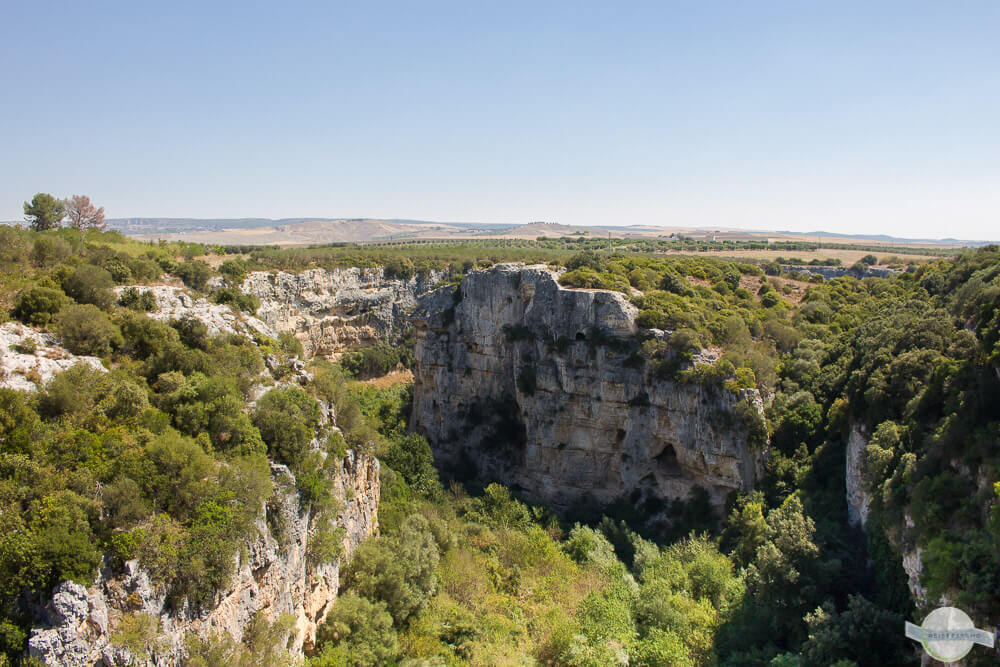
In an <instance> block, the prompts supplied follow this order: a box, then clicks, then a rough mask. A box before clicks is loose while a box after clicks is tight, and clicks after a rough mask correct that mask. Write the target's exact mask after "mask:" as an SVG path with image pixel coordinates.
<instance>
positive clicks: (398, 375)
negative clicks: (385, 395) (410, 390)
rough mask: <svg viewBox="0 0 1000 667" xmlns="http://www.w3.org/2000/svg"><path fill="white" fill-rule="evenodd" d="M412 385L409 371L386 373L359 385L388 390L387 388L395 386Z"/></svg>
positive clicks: (411, 374) (411, 375) (411, 376)
mask: <svg viewBox="0 0 1000 667" xmlns="http://www.w3.org/2000/svg"><path fill="white" fill-rule="evenodd" d="M412 383H413V373H411V372H410V371H409V370H404V371H392V372H391V373H386V374H385V375H383V376H381V377H377V378H372V379H370V380H362V381H361V384H363V385H365V386H368V387H375V388H376V389H388V388H389V387H394V386H396V385H397V384H412Z"/></svg>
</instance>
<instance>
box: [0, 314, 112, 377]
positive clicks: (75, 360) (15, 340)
mask: <svg viewBox="0 0 1000 667" xmlns="http://www.w3.org/2000/svg"><path fill="white" fill-rule="evenodd" d="M25 345H29V346H34V347H35V351H34V352H32V353H24V352H19V351H18V350H17V349H16V348H19V347H21V348H23V347H24V346H25ZM75 364H86V365H88V366H90V367H92V368H95V369H97V370H99V371H102V372H103V371H106V370H107V369H105V368H104V365H103V364H102V363H101V360H100V359H98V358H97V357H88V356H77V355H74V354H70V353H69V351H68V350H66V349H65V348H63V347H61V346H60V345H59V344H58V339H57V338H56V336H54V335H52V334H49V333H42V332H39V331H35V330H34V329H32V328H31V327H28V326H25V325H23V324H19V323H17V322H7V323H6V324H2V325H0V387H2V388H6V389H17V390H19V391H31V392H33V391H36V390H37V389H38V385H36V382H37V383H38V384H45V383H46V382H48V381H49V380H51V379H52V377H53V376H54V375H55V374H56V373H61V372H63V371H64V370H66V369H67V368H70V367H71V366H73V365H75Z"/></svg>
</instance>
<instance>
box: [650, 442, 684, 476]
mask: <svg viewBox="0 0 1000 667" xmlns="http://www.w3.org/2000/svg"><path fill="white" fill-rule="evenodd" d="M653 460H654V461H656V471H657V472H658V473H659V474H660V475H661V476H663V477H680V476H681V475H682V471H681V464H680V461H678V460H677V450H676V449H674V446H673V445H671V444H669V443H668V444H667V445H665V446H664V447H663V451H661V452H660V453H659V454H657V455H656V456H655V457H654V458H653Z"/></svg>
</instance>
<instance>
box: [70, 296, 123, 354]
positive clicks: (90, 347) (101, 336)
mask: <svg viewBox="0 0 1000 667" xmlns="http://www.w3.org/2000/svg"><path fill="white" fill-rule="evenodd" d="M55 324H56V331H57V333H58V334H59V337H60V338H61V339H62V342H63V345H65V346H66V349H68V350H69V351H70V352H72V353H73V354H89V355H94V356H98V357H103V356H106V355H108V354H111V351H112V350H113V349H115V348H118V347H121V346H122V344H123V342H124V341H123V339H122V333H121V330H120V329H119V328H118V327H117V326H115V325H114V324H113V323H112V322H111V320H110V319H108V316H107V315H105V314H104V313H102V312H101V311H100V309H98V308H97V307H96V306H93V305H91V304H85V305H81V306H67V307H66V308H64V309H63V310H61V311H60V312H59V314H58V315H57V316H56V320H55Z"/></svg>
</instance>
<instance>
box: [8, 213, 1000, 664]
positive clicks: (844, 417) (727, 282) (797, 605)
mask: <svg viewBox="0 0 1000 667" xmlns="http://www.w3.org/2000/svg"><path fill="white" fill-rule="evenodd" d="M38 204H39V206H40V207H41V208H39V211H40V212H42V213H43V214H46V215H47V214H48V213H44V211H43V209H44V207H45V206H47V205H48V204H47V203H46V202H45V201H41V200H40V201H39V202H38ZM588 243H590V242H588ZM605 248H607V246H606V245H605V246H599V245H596V244H591V245H587V244H580V245H577V242H573V243H570V242H567V241H559V242H558V243H553V244H549V242H548V241H543V242H540V243H530V242H523V243H522V242H512V243H511V244H510V245H509V246H506V247H505V246H503V245H501V244H493V243H491V242H486V241H483V242H476V243H469V244H454V245H443V244H428V245H426V246H422V247H416V246H406V247H397V246H390V247H386V248H372V247H359V246H348V245H344V246H337V247H326V248H306V249H295V250H279V249H254V250H252V251H249V252H247V253H242V254H241V253H233V254H230V255H229V256H228V257H226V258H225V261H223V262H221V264H220V265H219V267H218V268H217V269H213V268H212V266H214V265H215V264H218V262H213V263H211V264H210V263H209V262H206V261H203V260H202V259H199V257H200V256H201V255H202V253H203V252H204V251H205V248H203V247H200V246H195V245H189V244H144V243H138V242H135V241H131V240H127V239H125V238H123V237H121V236H120V235H117V234H114V233H103V234H101V233H96V232H89V233H88V234H86V235H85V236H84V237H83V239H82V240H81V237H80V235H79V234H78V233H77V232H76V230H74V231H73V232H68V231H66V230H58V229H56V230H51V231H40V232H28V231H22V230H16V229H10V228H0V312H3V313H5V314H7V316H9V317H11V318H14V319H17V320H20V321H21V322H23V323H25V324H28V325H30V326H32V327H35V328H38V329H44V330H48V331H52V332H54V333H56V334H58V336H59V337H60V338H61V339H62V341H63V342H64V344H65V345H66V346H67V347H69V348H70V349H71V350H72V351H74V352H77V353H81V354H92V355H96V356H98V357H101V358H102V360H103V363H104V365H105V366H106V367H107V368H108V369H110V372H107V373H101V372H99V371H96V370H93V369H89V368H85V367H82V366H78V367H75V368H73V369H71V370H70V371H67V372H66V373H64V374H62V375H59V376H56V378H54V379H53V380H52V381H50V382H49V383H47V384H45V386H43V387H42V388H41V390H40V391H39V392H38V393H37V394H34V395H29V394H24V393H20V392H15V391H10V390H0V493H2V494H3V500H4V502H3V503H2V509H0V511H2V512H3V518H4V520H3V522H2V525H0V586H2V589H0V643H2V650H3V655H4V656H5V657H4V658H3V660H10V661H17V660H18V659H19V657H20V655H21V653H22V650H23V647H24V643H25V641H26V633H27V631H28V628H29V627H30V622H31V618H30V609H31V608H32V605H38V604H43V603H44V601H45V600H46V599H47V598H48V596H49V595H50V592H51V588H52V586H53V585H54V584H56V583H58V582H60V581H63V580H66V579H72V580H75V581H79V582H81V583H90V582H92V581H93V577H94V575H95V574H96V570H97V567H98V565H99V564H100V563H101V561H102V558H104V559H107V562H108V564H109V565H111V567H113V568H115V567H120V566H121V564H122V562H123V561H124V560H126V559H131V558H138V559H139V561H140V563H141V564H142V565H143V567H144V568H146V569H147V570H148V571H149V572H150V574H151V576H152V577H153V578H154V580H155V582H156V584H157V585H159V586H162V587H163V588H164V590H167V591H169V595H170V597H171V600H173V601H174V603H175V604H183V603H184V602H185V601H186V602H187V603H189V604H192V605H199V604H206V603H208V601H210V599H211V597H212V594H213V593H214V591H215V590H217V589H218V588H219V587H221V586H223V585H224V584H225V583H226V581H227V580H228V578H229V576H230V575H231V569H232V564H233V555H234V554H235V553H236V552H237V550H238V549H239V544H240V543H241V541H242V538H243V537H244V536H245V535H246V534H247V531H248V530H249V528H250V524H251V522H252V521H253V520H254V519H255V518H256V516H257V512H258V511H259V508H260V507H261V506H262V504H263V503H265V502H267V500H268V499H269V498H270V497H271V494H272V492H273V489H272V486H273V483H272V479H271V475H270V472H269V468H268V458H270V459H271V460H274V461H278V462H281V463H285V464H287V465H288V466H289V467H290V468H291V469H292V470H293V472H294V473H295V475H296V479H297V485H298V491H299V493H300V497H301V498H302V499H303V502H306V503H309V504H311V505H312V507H313V508H314V510H315V511H316V513H317V514H318V515H319V516H320V517H321V519H322V520H321V521H320V524H319V525H320V527H319V529H318V531H317V534H316V535H315V536H314V538H313V540H312V546H311V548H310V558H311V559H313V561H314V562H316V561H326V560H333V559H335V558H337V557H339V555H340V551H339V540H338V539H337V537H338V535H337V532H336V531H337V529H336V528H335V524H334V521H333V518H335V516H336V513H337V511H338V507H337V503H336V500H335V499H334V497H333V494H332V490H331V488H330V485H329V478H330V471H331V469H330V466H331V465H333V464H334V462H335V461H337V459H338V458H339V457H342V456H343V455H344V451H345V449H346V448H347V447H351V448H355V449H361V450H365V451H371V452H374V453H376V454H377V455H378V456H379V458H380V459H381V461H382V463H383V468H382V469H383V480H382V502H381V505H380V510H379V519H380V524H381V531H382V534H381V537H379V538H377V539H372V540H370V541H368V542H366V543H364V544H363V545H362V546H361V547H360V548H359V550H358V552H357V553H356V554H355V557H354V558H353V559H352V561H351V563H350V565H349V566H348V567H346V568H344V572H343V580H342V584H343V594H342V596H341V598H340V599H339V600H338V602H337V603H336V605H334V607H333V609H332V611H331V613H330V615H329V617H328V619H327V622H326V623H325V624H324V625H323V626H322V627H321V629H320V632H319V636H318V642H317V646H316V648H315V653H314V655H311V656H310V657H309V662H310V664H313V665H317V666H318V665H323V666H326V665H340V664H392V663H394V662H402V661H404V660H408V659H414V660H426V661H428V663H426V664H441V663H442V662H443V663H444V664H466V663H471V664H509V663H519V662H530V661H532V660H534V661H538V662H539V663H542V664H561V665H608V664H626V662H625V661H626V660H627V664H632V665H661V664H671V665H675V664H676V665H685V664H688V665H706V664H716V663H720V664H731V665H767V664H771V665H830V664H840V665H849V664H859V665H860V664H872V663H875V662H878V663H882V664H886V665H893V664H911V663H913V662H914V661H915V660H916V656H917V653H916V650H915V645H911V644H908V643H906V640H905V639H903V638H902V637H901V634H900V633H899V628H900V626H901V624H902V620H903V619H904V618H907V619H910V620H915V619H917V618H919V617H920V615H921V611H922V610H921V609H917V608H915V607H914V602H913V601H912V598H911V595H910V592H909V590H908V588H907V583H906V574H905V573H904V572H903V571H902V568H901V560H902V555H903V553H904V552H912V551H913V550H914V549H915V548H916V547H919V548H920V549H921V550H922V554H923V564H924V574H923V577H922V584H923V585H924V586H925V587H926V595H927V599H929V600H936V599H938V598H940V596H942V595H945V596H948V598H949V599H951V600H953V601H955V603H956V604H957V605H958V606H961V607H963V608H965V609H966V610H967V611H968V612H969V613H970V615H972V616H973V618H975V619H976V621H977V623H978V624H979V625H980V627H982V626H984V625H986V626H988V625H996V624H998V623H1000V611H998V610H1000V585H998V584H1000V555H998V554H1000V500H998V497H1000V484H998V480H1000V469H998V460H1000V451H998V447H1000V445H998V442H1000V407H998V405H997V403H996V401H995V400H994V399H995V397H996V396H1000V250H998V249H997V248H996V247H987V248H983V249H979V250H976V251H967V252H965V253H962V254H961V255H959V256H958V257H955V258H949V259H942V260H938V261H935V262H932V263H927V264H921V265H914V266H912V267H911V268H910V269H909V270H907V271H905V272H903V273H901V274H899V275H898V276H896V277H893V278H889V279H874V278H868V279H864V280H857V279H855V278H852V277H843V278H837V279H835V280H831V281H818V282H803V281H799V280H796V279H794V278H793V277H790V276H787V275H780V270H779V271H778V273H779V275H769V273H773V271H769V270H768V269H770V268H772V267H769V266H767V265H764V264H757V263H753V262H749V261H748V262H733V261H727V260H722V259H713V258H709V257H704V256H697V257H686V256H673V255H671V256H664V255H656V254H652V253H636V252H631V250H630V249H627V248H618V249H615V250H611V251H609V250H606V249H605ZM790 250H794V249H790ZM507 260H527V261H543V262H556V263H561V264H564V265H565V266H566V268H567V269H568V271H567V272H566V273H565V274H563V276H562V278H561V280H562V282H563V283H564V284H566V285H569V286H578V287H599V288H607V289H615V290H618V291H621V292H622V293H624V294H626V295H628V297H629V298H630V299H631V300H632V301H633V302H634V303H635V304H636V306H637V307H638V308H639V309H640V316H639V318H640V324H641V325H642V326H644V327H646V328H648V329H660V330H663V331H664V332H666V333H664V334H663V335H661V336H659V337H652V336H648V335H645V336H643V337H642V338H640V339H637V340H636V341H632V342H631V343H630V344H633V345H634V346H635V350H636V363H641V364H646V365H647V366H648V368H649V370H650V372H652V373H657V374H660V375H661V377H670V378H673V379H674V380H676V381H680V382H704V383H712V384H715V385H717V386H719V387H722V388H728V389H738V388H741V387H751V386H755V387H757V388H758V389H760V390H761V391H762V392H764V393H765V395H766V396H768V397H769V399H770V407H769V408H768V413H767V422H766V423H764V424H759V425H758V427H759V429H760V436H761V437H762V438H764V437H769V438H770V448H769V452H768V457H767V463H766V476H765V479H764V480H763V483H762V484H761V485H760V486H759V488H758V489H757V490H756V491H755V492H754V493H752V494H748V495H745V496H741V497H733V498H732V499H731V502H730V504H729V506H728V507H727V516H726V517H713V516H712V515H711V514H710V513H691V514H690V515H685V516H683V517H676V523H677V525H678V526H682V527H683V529H682V530H681V529H679V530H678V532H677V533H674V534H672V535H671V536H670V538H669V539H665V536H664V535H659V536H655V535H651V534H649V533H646V532H644V531H643V530H642V526H641V525H637V524H636V522H634V521H623V520H622V519H623V518H627V519H634V517H627V516H618V515H615V516H607V517H604V518H601V517H599V516H593V515H590V516H586V517H583V516H581V517H578V518H580V519H581V520H582V519H584V518H586V519H587V521H582V522H581V523H576V522H575V521H574V520H573V519H567V518H566V517H556V516H553V515H551V514H550V513H549V512H547V511H546V510H545V509H544V508H539V507H530V506H527V505H525V504H523V503H522V502H520V501H519V500H518V499H516V498H514V497H512V496H511V494H510V493H509V492H508V491H507V490H506V489H504V488H503V487H500V486H498V485H490V486H488V487H486V488H485V489H478V488H470V489H464V488H462V487H460V486H457V485H452V486H450V487H448V488H445V487H444V486H443V485H442V483H441V481H440V480H439V478H438V475H437V471H436V470H435V469H434V467H433V465H432V459H431V452H430V447H429V446H428V444H427V442H426V441H425V440H424V439H423V438H421V437H419V436H417V435H414V434H412V433H410V432H408V429H407V425H406V415H407V414H408V411H409V409H408V401H409V393H408V392H409V389H408V387H406V386H405V385H396V386H391V387H388V388H383V389H375V388H374V387H373V386H369V385H364V384H359V383H353V382H350V381H349V380H348V379H347V377H348V376H352V377H358V378H366V377H373V376H377V375H381V374H383V373H385V372H386V371H390V370H393V369H395V368H397V367H398V366H399V365H403V366H406V365H408V364H409V363H410V362H411V358H410V356H409V352H408V349H407V348H406V346H398V347H388V346H376V347H374V348H370V349H368V350H365V351H359V352H356V353H353V354H349V355H347V356H345V358H344V359H342V360H341V361H340V363H339V364H338V365H332V364H329V363H326V362H316V363H314V364H313V365H312V367H311V371H312V372H313V373H314V375H315V379H314V380H313V381H312V382H311V383H309V384H307V385H306V386H305V387H293V386H291V385H288V384H277V382H278V380H280V378H281V376H282V374H281V372H280V371H274V372H272V373H267V372H266V371H265V370H264V365H263V362H262V351H263V352H271V353H275V354H277V355H279V356H280V357H284V358H288V357H290V356H291V355H294V354H301V348H300V347H299V348H296V342H295V341H294V339H288V338H285V339H283V340H274V341H272V340H263V339H261V340H253V341H251V340H249V339H247V338H245V337H239V336H221V337H210V336H208V334H207V330H206V329H205V327H204V325H201V324H200V323H199V322H197V321H192V320H181V321H174V322H170V323H163V322H157V321H154V320H153V319H151V318H149V317H148V316H147V313H149V312H151V311H154V310H155V307H156V305H155V303H151V302H150V300H149V299H143V298H142V297H141V295H140V294H138V293H135V292H128V291H125V292H123V293H122V294H121V295H120V296H118V297H115V296H114V293H113V292H112V291H111V288H112V287H114V286H115V285H129V284H137V283H148V282H153V281H159V280H163V279H171V280H178V281H182V282H183V283H184V284H185V285H186V286H188V287H189V288H191V289H195V290H201V291H205V290H208V289H209V288H208V284H209V279H210V278H211V277H212V276H213V275H215V274H218V275H220V276H222V277H223V278H224V280H225V283H226V284H225V285H223V286H222V287H218V288H216V289H215V290H214V292H213V295H212V296H213V298H214V299H215V300H216V301H218V302H220V303H226V304H228V305H230V306H231V307H233V308H234V309H235V310H244V311H252V310H253V309H255V307H256V304H254V303H252V302H249V301H247V300H245V299H242V296H241V295H240V294H239V293H238V290H234V289H232V287H233V286H234V285H236V284H238V283H239V282H240V280H242V278H243V277H244V276H245V275H246V273H247V272H248V271H251V270H254V269H256V268H264V267H267V268H278V267H287V268H295V269H301V268H304V267H306V266H343V265H347V264H352V265H361V266H370V265H382V266H386V268H387V271H388V272H390V273H391V274H392V275H395V276H398V277H401V278H408V277H411V276H414V275H416V274H417V273H419V272H423V271H427V270H428V269H431V268H434V269H446V270H448V269H450V274H449V273H446V274H443V275H442V276H440V279H441V280H455V279H456V278H457V277H459V276H461V275H462V274H463V273H465V272H467V271H469V270H471V269H473V268H475V267H477V266H484V265H488V264H490V263H493V262H496V261H507ZM510 335H516V332H511V334H510ZM702 347H713V348H718V349H719V351H720V353H721V354H720V358H719V360H718V361H716V362H715V364H714V365H712V366H703V365H699V366H695V367H690V366H689V365H687V364H685V363H684V362H686V361H687V360H689V359H690V358H691V355H692V354H693V353H694V352H695V351H696V350H698V349H700V348H702ZM271 385H276V386H275V387H274V388H271ZM258 393H260V394H261V397H260V398H259V400H257V401H256V403H255V405H254V407H253V408H248V407H247V405H248V402H249V399H250V397H251V396H252V395H253V396H256V395H257V394H258ZM320 401H322V402H325V403H330V404H334V405H335V406H336V413H337V423H338V426H339V427H340V428H341V429H342V431H343V437H342V438H341V437H340V436H337V435H332V434H330V433H329V432H328V425H327V424H326V423H325V422H324V418H323V411H322V410H321V408H320ZM852 431H858V432H861V433H863V434H864V436H865V438H866V439H867V440H868V444H867V449H866V450H865V452H864V456H863V469H862V471H861V474H862V481H863V484H864V486H865V488H866V489H867V491H868V492H869V493H870V494H871V506H870V514H869V516H868V520H867V524H866V528H865V530H864V531H862V530H860V529H859V528H858V527H856V526H851V525H849V524H848V522H847V505H846V500H845V493H844V478H845V475H846V474H847V471H846V470H845V451H846V447H847V442H848V439H849V438H850V437H851V433H852ZM328 435H329V437H327V436H328ZM314 438H316V439H317V440H316V442H319V443H322V444H321V446H323V447H325V448H326V451H327V453H328V454H330V456H329V457H328V458H326V459H324V458H323V457H322V456H319V455H318V454H317V453H316V452H315V451H314V447H313V439H314ZM613 509H614V508H608V512H609V513H610V512H612V511H613ZM640 523H641V522H640ZM654 538H655V539H654ZM287 624H288V619H282V618H277V619H267V618H264V617H263V616H261V617H260V618H258V619H255V621H254V623H253V624H252V628H251V629H250V630H249V631H248V633H247V640H246V642H245V643H243V644H235V643H233V642H231V641H229V642H227V641H226V639H225V638H224V637H220V638H216V639H215V640H212V641H208V642H205V641H201V640H198V639H197V638H191V639H190V641H189V642H188V648H189V651H190V655H191V659H192V664H206V665H209V664H212V665H215V664H227V663H229V664H263V663H267V664H279V663H280V662H282V661H284V660H287V657H288V656H287V655H284V651H283V648H282V647H281V641H282V638H283V637H284V636H285V633H286V632H287V628H288V625H287ZM155 626H156V621H155V619H151V618H148V617H144V616H142V615H136V616H134V617H129V618H128V619H127V622H125V623H123V625H122V627H121V628H119V630H118V633H117V635H116V637H115V641H116V642H120V643H121V644H122V645H127V646H134V647H136V649H137V650H138V651H140V653H141V651H145V650H148V649H149V647H150V646H151V644H150V641H152V640H151V639H150V638H151V637H155V635H156V632H157V629H156V627H155ZM977 655H979V658H980V659H982V655H981V654H977V652H975V651H974V652H973V654H972V656H977ZM262 661H263V662H262ZM838 661H840V662H838ZM0 664H2V662H0ZM418 664H419V663H418Z"/></svg>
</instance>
